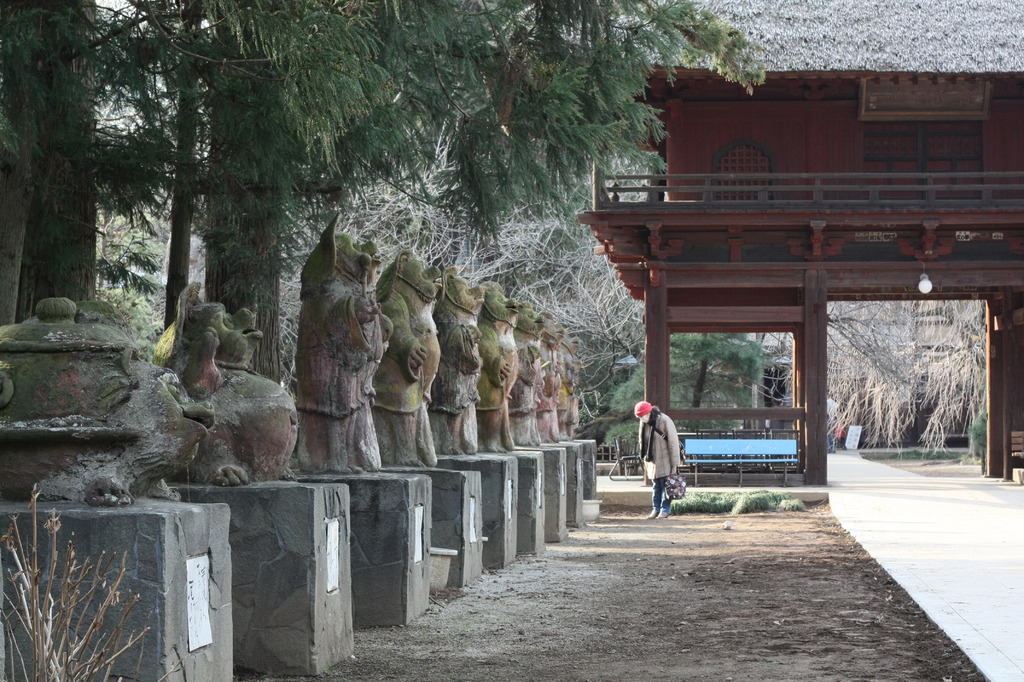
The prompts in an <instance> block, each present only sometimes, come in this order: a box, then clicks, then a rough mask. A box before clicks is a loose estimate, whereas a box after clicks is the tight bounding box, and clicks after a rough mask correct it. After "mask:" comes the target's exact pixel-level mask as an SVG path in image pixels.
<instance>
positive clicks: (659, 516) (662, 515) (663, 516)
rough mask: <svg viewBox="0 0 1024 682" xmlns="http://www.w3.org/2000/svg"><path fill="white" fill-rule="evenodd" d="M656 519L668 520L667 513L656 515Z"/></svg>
mask: <svg viewBox="0 0 1024 682" xmlns="http://www.w3.org/2000/svg"><path fill="white" fill-rule="evenodd" d="M658 518H659V519H667V518H668V512H661V513H660V514H658Z"/></svg>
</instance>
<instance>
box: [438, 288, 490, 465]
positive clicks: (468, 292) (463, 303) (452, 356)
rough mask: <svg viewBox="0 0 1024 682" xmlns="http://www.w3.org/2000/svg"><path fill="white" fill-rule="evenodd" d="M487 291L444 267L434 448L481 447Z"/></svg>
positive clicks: (450, 451)
mask: <svg viewBox="0 0 1024 682" xmlns="http://www.w3.org/2000/svg"><path fill="white" fill-rule="evenodd" d="M483 304H484V292H483V289H481V288H480V287H471V286H470V285H469V282H468V281H466V280H465V279H463V278H462V277H459V276H458V274H457V269H456V268H448V269H447V270H445V272H444V275H443V276H442V278H441V296H440V298H439V299H438V302H437V306H436V307H435V309H434V323H435V324H436V325H437V338H438V340H439V342H440V346H441V364H440V365H439V366H438V369H437V376H436V377H434V385H433V386H432V387H431V390H430V396H431V402H430V406H429V407H428V408H427V409H428V411H429V414H430V428H431V431H432V433H433V435H434V449H435V451H436V452H437V453H438V454H441V455H473V454H476V451H477V424H476V403H477V401H478V400H479V399H480V394H479V393H478V392H477V382H478V381H479V379H480V351H479V348H478V347H477V344H478V342H479V341H480V330H479V329H478V328H477V316H478V315H479V314H480V309H481V308H482V307H483Z"/></svg>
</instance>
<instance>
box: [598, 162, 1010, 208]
mask: <svg viewBox="0 0 1024 682" xmlns="http://www.w3.org/2000/svg"><path fill="white" fill-rule="evenodd" d="M639 204H657V209H658V210H691V211H707V210H729V209H734V210H753V209H800V208H831V209H836V208H846V209H856V208H865V209H866V208H878V207H891V208H965V209H973V208H1008V207H1024V171H1022V172H998V173H996V172H993V173H983V172H961V173H743V174H740V173H719V174H702V175H698V174H693V175H603V174H601V173H599V172H595V174H594V210H599V211H600V210H615V209H630V210H636V209H639V208H641V206H639ZM652 208H653V206H652Z"/></svg>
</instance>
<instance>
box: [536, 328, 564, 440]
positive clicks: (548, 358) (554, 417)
mask: <svg viewBox="0 0 1024 682" xmlns="http://www.w3.org/2000/svg"><path fill="white" fill-rule="evenodd" d="M542 315H543V316H544V329H543V330H541V335H540V362H541V391H540V396H539V398H538V400H537V428H538V429H539V430H540V439H541V442H542V443H557V442H559V441H560V440H561V439H562V434H561V428H560V427H559V425H558V394H559V392H560V391H561V390H562V365H561V362H560V361H559V360H560V358H559V356H558V348H559V346H560V345H561V344H562V337H563V336H564V335H565V329H564V328H563V327H562V325H560V324H559V323H558V322H556V321H555V318H554V317H552V315H551V313H542Z"/></svg>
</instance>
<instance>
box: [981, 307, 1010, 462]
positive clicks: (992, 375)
mask: <svg viewBox="0 0 1024 682" xmlns="http://www.w3.org/2000/svg"><path fill="white" fill-rule="evenodd" d="M1002 307H1003V303H1002V301H988V303H987V305H986V306H985V332H986V334H985V337H986V357H985V370H986V375H987V381H988V386H987V389H988V392H987V395H986V396H985V400H986V409H987V411H988V432H987V434H986V448H985V474H986V475H987V476H992V477H995V478H1002V477H1003V474H1004V472H1005V471H1006V458H1007V457H1008V456H1009V452H1008V450H1009V448H1008V445H1009V437H1010V436H1009V430H1008V429H1007V428H1006V421H1005V419H1004V412H1005V407H1006V395H1005V385H1006V382H1005V381H1004V373H1005V371H1006V368H1005V362H1004V359H1005V353H1004V352H1003V349H1002V337H1003V332H1001V331H999V330H998V329H997V327H998V326H1000V325H1001V322H1000V323H998V324H997V322H996V318H998V317H999V315H1000V313H1001V310H1002Z"/></svg>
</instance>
